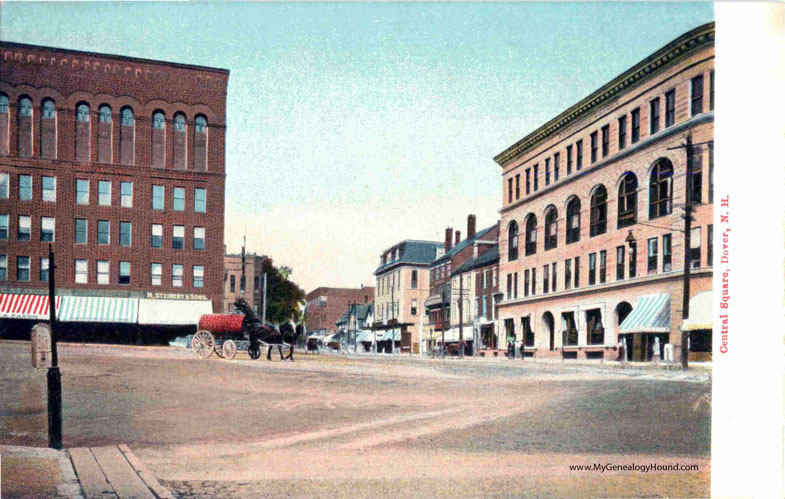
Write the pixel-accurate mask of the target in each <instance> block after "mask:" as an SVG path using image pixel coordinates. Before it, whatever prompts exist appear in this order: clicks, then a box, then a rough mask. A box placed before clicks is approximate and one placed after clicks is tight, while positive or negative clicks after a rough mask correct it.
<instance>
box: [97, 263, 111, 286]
mask: <svg viewBox="0 0 785 499" xmlns="http://www.w3.org/2000/svg"><path fill="white" fill-rule="evenodd" d="M96 282H97V283H98V284H109V260H98V261H97V262H96Z"/></svg>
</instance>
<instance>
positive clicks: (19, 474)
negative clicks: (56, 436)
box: [0, 444, 174, 499]
mask: <svg viewBox="0 0 785 499" xmlns="http://www.w3.org/2000/svg"><path fill="white" fill-rule="evenodd" d="M0 457H1V458H2V483H0V485H2V489H1V490H0V497H4V498H18V499H27V498H54V499H99V498H100V499H126V498H128V499H130V498H134V499H174V496H172V494H171V493H170V492H169V491H168V490H166V489H165V488H164V487H163V486H161V484H160V483H158V480H156V478H155V477H154V476H153V475H152V473H150V471H149V470H148V469H147V468H146V467H145V465H144V464H143V463H142V462H141V461H139V459H138V458H137V457H136V456H135V455H134V454H133V453H132V452H131V450H130V449H129V448H128V446H127V445H124V444H122V445H112V446H108V447H91V448H87V447H78V448H74V449H69V450H62V451H58V450H54V449H46V448H39V447H17V446H6V445H0Z"/></svg>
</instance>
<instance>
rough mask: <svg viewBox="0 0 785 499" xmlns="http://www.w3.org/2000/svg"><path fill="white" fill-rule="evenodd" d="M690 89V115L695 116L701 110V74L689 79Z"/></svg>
mask: <svg viewBox="0 0 785 499" xmlns="http://www.w3.org/2000/svg"><path fill="white" fill-rule="evenodd" d="M690 89H691V93H690V95H691V98H690V115H691V116H695V115H698V114H701V113H702V112H703V75H699V76H696V77H695V78H693V79H692V80H690Z"/></svg>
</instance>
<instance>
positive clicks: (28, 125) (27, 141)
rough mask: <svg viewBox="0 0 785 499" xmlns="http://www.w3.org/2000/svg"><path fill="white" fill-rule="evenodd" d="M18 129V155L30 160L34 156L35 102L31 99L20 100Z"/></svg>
mask: <svg viewBox="0 0 785 499" xmlns="http://www.w3.org/2000/svg"><path fill="white" fill-rule="evenodd" d="M16 128H17V148H18V154H19V156H21V157H23V158H29V157H31V156H32V155H33V101H32V100H30V98H29V97H22V98H21V99H19V107H18V108H17V110H16Z"/></svg>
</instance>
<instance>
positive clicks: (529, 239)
mask: <svg viewBox="0 0 785 499" xmlns="http://www.w3.org/2000/svg"><path fill="white" fill-rule="evenodd" d="M535 253H537V217H535V216H534V215H533V214H531V213H530V214H529V216H528V217H526V256H529V255H533V254H535Z"/></svg>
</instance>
